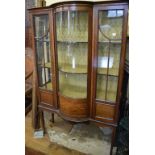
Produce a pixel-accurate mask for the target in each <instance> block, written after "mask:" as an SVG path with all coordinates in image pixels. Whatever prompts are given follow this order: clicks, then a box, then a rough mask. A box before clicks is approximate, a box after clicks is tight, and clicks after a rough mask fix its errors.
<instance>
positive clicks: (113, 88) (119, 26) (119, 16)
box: [93, 5, 127, 119]
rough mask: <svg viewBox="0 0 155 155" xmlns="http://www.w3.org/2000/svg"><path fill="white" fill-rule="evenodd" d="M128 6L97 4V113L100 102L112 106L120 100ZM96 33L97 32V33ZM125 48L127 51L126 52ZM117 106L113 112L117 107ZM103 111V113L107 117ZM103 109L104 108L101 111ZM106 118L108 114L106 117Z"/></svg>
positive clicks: (95, 93)
mask: <svg viewBox="0 0 155 155" xmlns="http://www.w3.org/2000/svg"><path fill="white" fill-rule="evenodd" d="M126 12H127V11H126V6H125V5H124V6H123V5H122V6H117V5H116V6H108V5H107V6H104V7H102V6H98V7H97V6H96V7H95V8H94V21H93V22H94V36H93V37H94V51H93V52H94V56H93V58H94V59H95V60H94V62H95V65H94V68H93V69H94V75H93V76H94V87H95V90H96V91H94V92H93V104H94V113H95V117H96V116H97V115H99V113H97V108H98V107H99V105H98V103H100V104H106V105H107V106H108V104H109V107H110V106H111V105H116V104H117V103H118V102H119V100H120V96H119V95H120V87H121V77H122V68H123V67H122V66H124V57H123V55H124V52H125V51H124V50H123V48H124V46H125V45H124V43H125V39H124V36H125V35H126V32H125V31H124V29H125V26H124V21H125V19H126ZM95 33H96V34H95ZM122 51H123V52H122ZM117 107H118V105H117V106H115V108H114V109H113V114H115V112H116V111H117ZM102 111H103V114H102V115H101V116H99V117H101V118H102V117H103V116H104V115H105V114H104V112H105V111H104V109H103V110H102ZM100 113H101V112H100ZM104 119H105V118H104ZM107 119H109V118H107Z"/></svg>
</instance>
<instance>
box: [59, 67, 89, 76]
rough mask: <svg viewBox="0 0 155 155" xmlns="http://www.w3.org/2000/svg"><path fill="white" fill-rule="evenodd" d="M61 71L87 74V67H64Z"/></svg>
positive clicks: (60, 68)
mask: <svg viewBox="0 0 155 155" xmlns="http://www.w3.org/2000/svg"><path fill="white" fill-rule="evenodd" d="M59 71H62V72H65V73H75V74H87V66H84V65H78V66H77V67H76V68H73V67H72V66H71V65H62V66H59Z"/></svg>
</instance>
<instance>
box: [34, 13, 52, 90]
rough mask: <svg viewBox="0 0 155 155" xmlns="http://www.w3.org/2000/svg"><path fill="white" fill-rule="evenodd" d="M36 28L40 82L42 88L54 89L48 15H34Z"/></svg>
mask: <svg viewBox="0 0 155 155" xmlns="http://www.w3.org/2000/svg"><path fill="white" fill-rule="evenodd" d="M33 21H34V30H35V34H34V35H35V36H34V39H35V47H36V59H37V60H36V61H37V62H36V65H37V73H38V84H39V87H40V88H41V89H46V90H53V87H52V70H51V62H52V60H51V50H50V35H49V17H48V15H46V14H44V15H36V16H34V17H33Z"/></svg>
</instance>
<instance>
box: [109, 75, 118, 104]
mask: <svg viewBox="0 0 155 155" xmlns="http://www.w3.org/2000/svg"><path fill="white" fill-rule="evenodd" d="M117 84H118V77H114V76H108V88H107V100H108V101H112V102H115V101H116V97H117Z"/></svg>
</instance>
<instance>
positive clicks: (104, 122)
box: [29, 1, 128, 154]
mask: <svg viewBox="0 0 155 155" xmlns="http://www.w3.org/2000/svg"><path fill="white" fill-rule="evenodd" d="M111 9H122V10H124V16H123V27H122V30H123V31H122V43H121V56H120V65H119V76H118V88H117V99H116V102H110V101H102V100H96V99H95V94H96V75H97V74H96V73H97V65H96V64H97V51H98V49H97V41H98V12H99V10H111ZM73 10H74V11H88V17H89V19H88V21H89V24H88V25H89V27H88V36H89V37H88V47H89V48H88V74H87V98H86V100H82V99H81V100H79V99H74V100H72V99H70V98H67V97H65V96H62V95H60V94H59V92H58V90H59V89H58V88H59V76H58V55H57V45H56V17H55V14H56V13H57V12H60V11H73ZM29 11H30V14H31V24H32V25H31V28H32V36H33V37H32V38H34V31H35V30H34V27H33V16H35V15H42V14H47V15H48V16H49V28H50V51H51V60H52V63H51V68H52V70H51V72H52V84H53V91H47V90H41V89H40V88H39V87H38V78H37V79H36V82H37V98H38V108H39V110H40V111H44V110H46V111H50V112H51V113H57V114H58V115H59V116H60V117H62V118H63V119H65V120H68V121H71V122H86V121H92V122H94V123H96V124H97V125H99V126H108V127H111V128H112V130H113V134H112V142H111V146H112V147H113V144H114V139H115V132H116V127H117V121H118V116H119V104H120V99H121V94H122V92H121V90H122V80H123V69H124V63H125V48H126V35H127V17H128V15H127V14H128V4H127V3H116V2H115V3H114V2H97V3H94V2H78V1H76V2H62V3H56V4H53V5H51V6H49V7H42V8H34V9H30V10H29ZM32 46H33V49H34V51H36V49H35V40H34V39H33V40H32ZM36 52H37V51H36ZM35 61H36V59H35ZM35 69H36V70H37V67H35ZM41 94H42V96H41ZM59 98H60V99H61V102H62V103H63V104H60V101H59V100H60V99H59ZM43 100H44V102H43ZM47 102H48V103H47ZM82 103H84V104H82ZM85 103H86V104H87V108H86V109H85ZM74 105H75V106H74ZM81 108H82V110H80V109H81ZM96 108H97V109H98V111H96ZM83 109H84V110H83ZM65 113H66V114H67V115H65ZM96 114H97V115H96ZM112 147H111V152H110V154H112Z"/></svg>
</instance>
